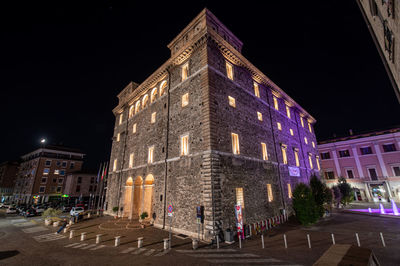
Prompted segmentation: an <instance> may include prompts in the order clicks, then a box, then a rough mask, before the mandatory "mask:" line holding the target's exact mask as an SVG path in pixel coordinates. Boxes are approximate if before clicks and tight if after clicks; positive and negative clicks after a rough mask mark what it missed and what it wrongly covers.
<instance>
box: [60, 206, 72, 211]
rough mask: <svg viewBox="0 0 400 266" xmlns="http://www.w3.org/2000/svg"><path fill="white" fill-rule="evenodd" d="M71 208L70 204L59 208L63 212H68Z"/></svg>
mask: <svg viewBox="0 0 400 266" xmlns="http://www.w3.org/2000/svg"><path fill="white" fill-rule="evenodd" d="M71 209H72V206H62V208H61V210H62V211H63V212H70V211H71Z"/></svg>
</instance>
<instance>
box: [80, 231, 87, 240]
mask: <svg viewBox="0 0 400 266" xmlns="http://www.w3.org/2000/svg"><path fill="white" fill-rule="evenodd" d="M85 240H86V232H84V233H81V241H85Z"/></svg>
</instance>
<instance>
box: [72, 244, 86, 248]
mask: <svg viewBox="0 0 400 266" xmlns="http://www.w3.org/2000/svg"><path fill="white" fill-rule="evenodd" d="M87 245H88V244H80V245H77V246H74V247H72V248H81V247H84V246H87Z"/></svg>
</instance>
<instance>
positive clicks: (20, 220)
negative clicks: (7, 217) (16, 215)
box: [11, 219, 26, 224]
mask: <svg viewBox="0 0 400 266" xmlns="http://www.w3.org/2000/svg"><path fill="white" fill-rule="evenodd" d="M23 222H26V219H15V220H11V223H12V224H16V223H23Z"/></svg>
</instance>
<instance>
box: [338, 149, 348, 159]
mask: <svg viewBox="0 0 400 266" xmlns="http://www.w3.org/2000/svg"><path fill="white" fill-rule="evenodd" d="M339 156H340V158H343V157H350V152H349V150H342V151H339Z"/></svg>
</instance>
